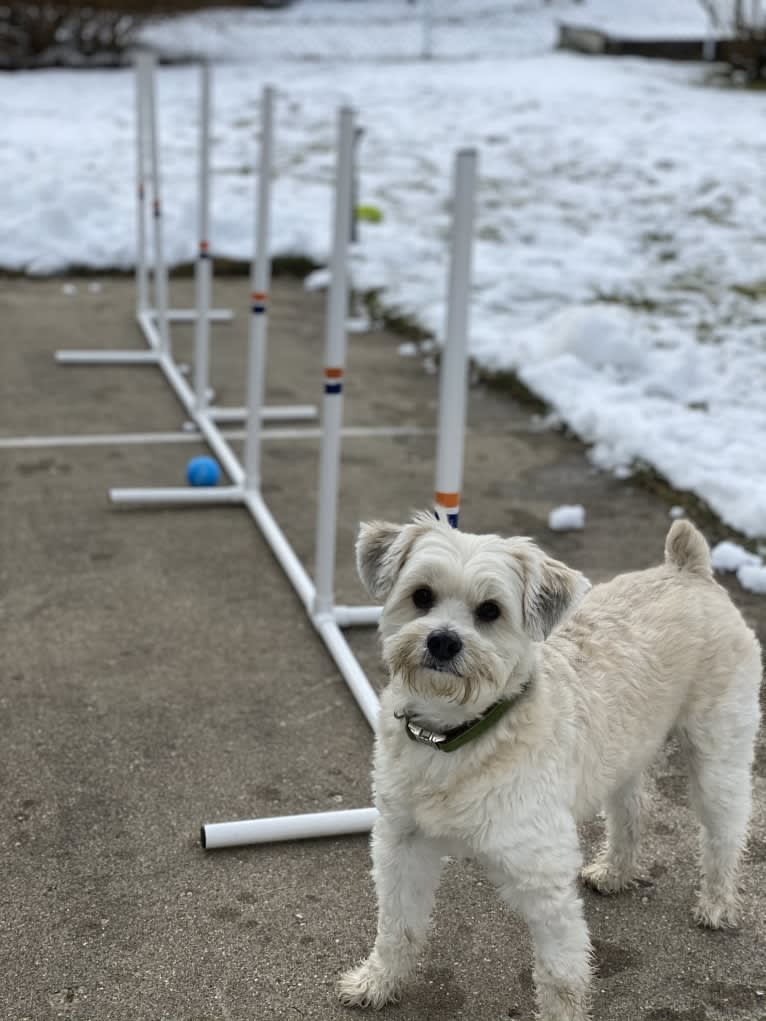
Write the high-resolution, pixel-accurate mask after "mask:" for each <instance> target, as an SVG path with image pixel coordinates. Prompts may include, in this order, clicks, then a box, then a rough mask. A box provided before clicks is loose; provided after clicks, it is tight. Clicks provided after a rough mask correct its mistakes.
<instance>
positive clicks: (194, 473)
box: [186, 455, 221, 486]
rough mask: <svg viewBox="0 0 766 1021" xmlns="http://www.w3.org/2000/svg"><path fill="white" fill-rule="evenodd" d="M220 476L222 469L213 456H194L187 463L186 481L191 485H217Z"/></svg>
mask: <svg viewBox="0 0 766 1021" xmlns="http://www.w3.org/2000/svg"><path fill="white" fill-rule="evenodd" d="M220 477H221V469H220V468H219V467H218V462H217V461H216V460H215V459H214V458H212V457H206V456H205V455H203V456H202V457H193V458H192V459H191V461H189V463H188V464H187V465H186V481H187V482H188V483H189V485H190V486H217V485H218V480H219V479H220Z"/></svg>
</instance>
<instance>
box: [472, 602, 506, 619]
mask: <svg viewBox="0 0 766 1021" xmlns="http://www.w3.org/2000/svg"><path fill="white" fill-rule="evenodd" d="M476 616H477V617H478V618H479V620H481V621H483V622H484V623H485V624H489V623H490V622H491V621H493V620H497V618H498V617H499V616H500V607H499V606H498V605H497V603H494V602H493V601H492V600H491V599H488V600H487V601H486V603H481V605H480V606H479V607H478V609H477V610H476Z"/></svg>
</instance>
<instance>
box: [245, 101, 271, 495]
mask: <svg viewBox="0 0 766 1021" xmlns="http://www.w3.org/2000/svg"><path fill="white" fill-rule="evenodd" d="M273 114H274V90H273V89H272V88H271V87H270V86H268V85H267V86H266V87H265V88H264V90H263V93H262V95H261V146H260V158H259V162H258V197H257V202H256V222H255V254H254V257H253V262H252V267H251V271H250V351H249V357H248V382H247V408H248V411H247V438H246V440H245V478H246V480H247V481H246V484H247V487H248V489H259V488H260V484H261V416H262V409H263V404H264V398H265V392H266V378H265V377H266V339H267V328H268V300H269V287H270V283H271V261H270V259H269V212H270V207H271V164H272V150H273V122H274V117H273Z"/></svg>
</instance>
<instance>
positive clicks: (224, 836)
mask: <svg viewBox="0 0 766 1021" xmlns="http://www.w3.org/2000/svg"><path fill="white" fill-rule="evenodd" d="M377 817H378V811H377V809H375V808H352V809H349V810H347V811H344V812H312V813H310V814H308V815H286V816H282V817H277V818H273V819H243V820H241V821H240V822H218V823H207V824H206V825H204V826H202V828H201V830H200V841H201V843H202V846H203V848H204V849H205V850H206V851H214V850H216V849H217V848H221V847H244V846H246V845H248V844H271V843H275V842H276V841H279V840H311V839H315V838H317V837H341V836H348V835H349V834H352V833H369V832H370V830H371V829H372V827H373V825H374V824H375V820H376V819H377Z"/></svg>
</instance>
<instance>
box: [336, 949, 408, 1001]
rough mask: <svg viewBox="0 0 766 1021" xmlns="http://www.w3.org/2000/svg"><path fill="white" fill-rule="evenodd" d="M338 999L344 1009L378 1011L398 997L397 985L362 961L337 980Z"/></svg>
mask: <svg viewBox="0 0 766 1021" xmlns="http://www.w3.org/2000/svg"><path fill="white" fill-rule="evenodd" d="M336 991H337V993H338V999H339V1000H340V1002H341V1003H342V1004H343V1006H344V1007H372V1009H373V1010H380V1008H381V1007H384V1006H385V1005H386V1004H387V1003H396V1002H397V1001H398V1000H399V997H400V988H399V983H398V982H394V981H392V980H391V979H387V978H386V977H385V975H383V974H381V972H380V970H379V969H378V968H376V967H375V966H374V965H373V964H371V963H370V961H364V962H363V963H362V964H360V965H358V966H357V967H356V968H352V969H351V970H350V971H347V972H346V973H345V975H341V977H340V978H339V979H338V985H337V988H336Z"/></svg>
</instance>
